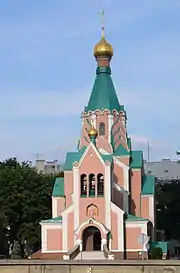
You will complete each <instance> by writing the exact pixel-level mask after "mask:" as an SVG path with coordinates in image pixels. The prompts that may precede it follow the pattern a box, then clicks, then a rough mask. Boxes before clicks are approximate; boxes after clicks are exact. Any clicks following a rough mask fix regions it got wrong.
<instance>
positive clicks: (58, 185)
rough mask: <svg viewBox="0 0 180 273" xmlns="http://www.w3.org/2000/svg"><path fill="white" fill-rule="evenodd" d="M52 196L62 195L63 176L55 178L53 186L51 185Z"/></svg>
mask: <svg viewBox="0 0 180 273" xmlns="http://www.w3.org/2000/svg"><path fill="white" fill-rule="evenodd" d="M52 196H54V197H56V196H57V197H58V196H64V178H63V177H57V178H56V180H55V183H54V187H53V193H52Z"/></svg>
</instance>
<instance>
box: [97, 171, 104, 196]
mask: <svg viewBox="0 0 180 273" xmlns="http://www.w3.org/2000/svg"><path fill="white" fill-rule="evenodd" d="M97 194H98V196H103V195H104V175H103V174H102V173H99V174H98V175H97Z"/></svg>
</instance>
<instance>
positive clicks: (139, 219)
mask: <svg viewBox="0 0 180 273" xmlns="http://www.w3.org/2000/svg"><path fill="white" fill-rule="evenodd" d="M126 221H149V219H147V218H141V217H138V216H135V215H131V214H126Z"/></svg>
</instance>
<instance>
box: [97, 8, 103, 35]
mask: <svg viewBox="0 0 180 273" xmlns="http://www.w3.org/2000/svg"><path fill="white" fill-rule="evenodd" d="M98 15H99V16H100V17H101V29H102V31H104V10H101V11H100V12H98Z"/></svg>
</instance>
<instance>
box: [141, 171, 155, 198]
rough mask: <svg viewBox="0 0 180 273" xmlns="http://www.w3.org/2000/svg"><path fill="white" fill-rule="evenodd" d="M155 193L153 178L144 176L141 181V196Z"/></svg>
mask: <svg viewBox="0 0 180 273" xmlns="http://www.w3.org/2000/svg"><path fill="white" fill-rule="evenodd" d="M154 193H155V176H153V175H144V176H143V179H142V191H141V194H142V195H147V194H154Z"/></svg>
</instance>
